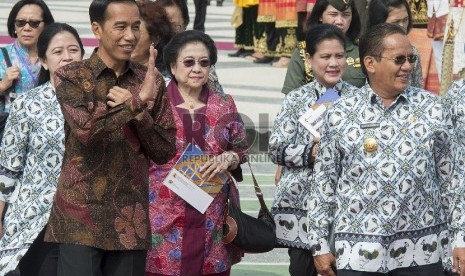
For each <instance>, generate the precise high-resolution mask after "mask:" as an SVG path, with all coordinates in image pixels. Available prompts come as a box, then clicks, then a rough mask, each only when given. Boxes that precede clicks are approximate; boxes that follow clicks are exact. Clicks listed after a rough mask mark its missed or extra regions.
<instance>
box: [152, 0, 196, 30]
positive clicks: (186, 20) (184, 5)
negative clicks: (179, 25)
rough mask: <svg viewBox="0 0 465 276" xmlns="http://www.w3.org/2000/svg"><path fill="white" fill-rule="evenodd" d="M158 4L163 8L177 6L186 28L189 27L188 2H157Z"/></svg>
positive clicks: (180, 0)
mask: <svg viewBox="0 0 465 276" xmlns="http://www.w3.org/2000/svg"><path fill="white" fill-rule="evenodd" d="M155 2H156V3H158V4H160V5H162V6H163V7H171V6H176V7H178V8H179V10H180V11H181V15H182V20H183V21H184V25H185V27H187V25H189V9H188V8H187V0H156V1H155Z"/></svg>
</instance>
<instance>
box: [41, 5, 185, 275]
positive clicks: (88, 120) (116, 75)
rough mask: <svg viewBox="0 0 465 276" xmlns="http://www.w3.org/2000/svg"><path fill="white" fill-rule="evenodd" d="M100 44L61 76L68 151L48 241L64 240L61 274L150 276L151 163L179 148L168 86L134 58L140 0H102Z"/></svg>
mask: <svg viewBox="0 0 465 276" xmlns="http://www.w3.org/2000/svg"><path fill="white" fill-rule="evenodd" d="M89 14H90V19H91V22H92V30H93V32H94V35H95V36H96V38H97V39H98V40H99V47H98V48H97V49H96V50H95V51H94V52H93V54H92V56H91V57H90V58H89V59H87V60H84V61H82V62H75V63H72V64H70V65H69V66H64V67H62V69H61V70H60V71H58V72H57V74H56V85H57V87H56V93H57V98H58V101H59V103H60V106H61V109H62V112H63V115H64V118H65V121H66V123H65V132H66V138H65V139H66V141H65V157H64V161H63V168H62V172H61V175H60V178H59V182H58V189H57V192H56V196H55V200H54V202H53V207H52V212H51V215H50V220H49V224H48V228H47V233H46V241H50V242H57V243H60V256H59V260H58V275H67V276H69V275H79V276H81V275H125V276H126V275H144V274H145V256H146V251H145V250H146V249H148V248H149V247H150V226H149V220H148V185H149V182H148V168H149V162H150V160H152V161H153V162H155V163H157V164H163V163H165V162H166V161H168V160H170V159H171V158H172V157H173V156H174V154H175V152H176V149H175V145H174V142H175V135H176V126H175V124H174V120H173V117H172V113H171V107H170V105H169V101H168V99H167V97H166V95H165V83H164V81H163V78H162V76H161V74H160V73H158V71H157V70H156V69H155V68H154V60H155V59H154V57H155V50H153V49H151V59H150V62H149V63H150V65H149V68H148V69H147V68H145V67H144V66H142V65H139V64H136V63H132V62H130V61H129V59H130V56H131V53H132V51H133V50H134V48H135V46H136V44H137V41H138V40H139V37H140V33H139V26H140V22H141V21H140V19H139V11H138V7H137V5H136V3H135V1H133V0H94V1H93V2H92V4H91V5H90V8H89Z"/></svg>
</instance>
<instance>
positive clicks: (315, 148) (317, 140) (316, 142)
mask: <svg viewBox="0 0 465 276" xmlns="http://www.w3.org/2000/svg"><path fill="white" fill-rule="evenodd" d="M319 144H320V137H316V136H315V137H313V148H312V152H311V153H310V157H309V160H308V162H309V163H310V164H313V163H315V158H316V155H317V153H318V145H319Z"/></svg>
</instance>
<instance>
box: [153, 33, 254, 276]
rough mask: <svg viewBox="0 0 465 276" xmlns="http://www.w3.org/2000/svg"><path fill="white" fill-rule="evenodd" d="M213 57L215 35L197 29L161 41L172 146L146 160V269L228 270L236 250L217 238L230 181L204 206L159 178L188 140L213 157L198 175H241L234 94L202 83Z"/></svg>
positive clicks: (241, 142) (240, 131) (241, 134)
mask: <svg viewBox="0 0 465 276" xmlns="http://www.w3.org/2000/svg"><path fill="white" fill-rule="evenodd" d="M217 58H218V57H217V49H216V47H215V43H214V41H213V40H212V39H211V38H210V37H209V36H208V35H206V34H204V33H202V32H200V31H195V30H192V31H185V32H181V33H179V34H177V35H175V36H174V37H173V38H172V40H171V41H170V42H169V43H168V45H167V46H166V47H165V52H164V60H165V63H166V66H167V67H168V68H170V74H171V76H172V80H171V81H170V83H169V84H168V86H167V93H166V94H167V96H168V98H169V100H170V103H171V108H172V110H173V117H174V120H175V122H176V126H177V139H176V149H177V154H176V156H175V157H174V158H173V159H171V160H170V161H169V162H168V163H166V164H165V165H155V164H152V166H151V168H150V190H149V202H150V208H149V210H150V212H149V217H150V222H151V229H152V249H151V250H149V251H148V253H147V265H146V271H147V275H151V276H153V275H157V276H159V275H199V276H200V275H217V276H221V275H229V274H230V269H231V266H232V265H233V264H234V263H237V262H239V261H240V258H241V252H240V251H238V250H237V249H234V248H233V247H232V246H230V245H225V244H223V243H222V242H221V237H222V234H223V211H224V208H225V204H226V200H227V194H228V190H229V186H230V185H229V184H231V183H230V181H228V182H227V183H225V185H224V186H223V189H222V190H221V192H219V193H218V194H217V195H216V197H215V198H214V200H213V202H212V203H211V204H210V205H209V207H208V208H207V210H206V211H205V213H201V212H199V211H198V210H197V209H195V208H194V207H192V206H191V205H190V204H188V203H187V202H186V201H185V200H184V199H182V198H181V197H179V196H178V195H176V194H175V193H174V192H172V191H171V190H170V189H168V188H167V187H166V186H165V185H163V180H164V179H165V178H166V176H167V175H168V173H169V172H170V170H171V169H172V168H173V166H174V165H175V164H176V162H177V161H178V159H179V157H180V156H181V154H182V153H183V152H184V150H185V149H186V147H187V146H188V145H189V144H190V143H192V144H195V145H197V146H198V147H199V148H200V149H201V150H202V151H203V152H204V153H205V154H206V155H208V156H210V157H211V159H210V161H208V162H207V163H206V164H205V165H204V166H203V167H202V170H201V173H202V177H203V179H209V178H210V179H212V178H214V177H215V176H216V175H217V174H219V173H221V172H227V171H229V172H231V173H232V174H233V176H235V178H236V179H238V180H242V179H241V178H242V174H241V171H240V170H238V165H239V163H241V162H242V161H241V160H244V158H245V155H246V154H247V141H246V137H245V135H246V134H245V129H244V124H243V122H242V119H241V117H240V115H239V114H238V113H237V110H236V106H235V103H234V100H233V99H232V97H231V96H230V95H226V94H219V93H217V92H216V91H213V90H211V89H210V88H209V86H208V85H207V81H208V74H209V73H210V69H211V65H213V64H215V63H216V61H217Z"/></svg>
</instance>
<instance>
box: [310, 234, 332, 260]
mask: <svg viewBox="0 0 465 276" xmlns="http://www.w3.org/2000/svg"><path fill="white" fill-rule="evenodd" d="M310 251H311V252H312V255H313V256H319V255H324V254H328V253H331V250H330V248H329V243H328V241H327V240H326V239H323V238H320V239H318V240H317V241H312V240H310Z"/></svg>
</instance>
